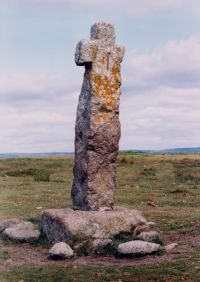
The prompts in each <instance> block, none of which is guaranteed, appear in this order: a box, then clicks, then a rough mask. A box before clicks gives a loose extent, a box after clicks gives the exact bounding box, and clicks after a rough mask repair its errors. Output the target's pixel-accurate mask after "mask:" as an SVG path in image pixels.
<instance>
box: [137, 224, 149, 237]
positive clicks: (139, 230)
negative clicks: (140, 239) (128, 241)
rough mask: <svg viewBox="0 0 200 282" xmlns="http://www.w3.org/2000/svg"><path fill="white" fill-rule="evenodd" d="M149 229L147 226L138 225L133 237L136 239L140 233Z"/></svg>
mask: <svg viewBox="0 0 200 282" xmlns="http://www.w3.org/2000/svg"><path fill="white" fill-rule="evenodd" d="M149 231H150V228H149V225H146V224H143V225H138V226H137V227H136V228H135V230H134V233H133V234H134V236H135V237H137V236H138V235H139V234H140V233H142V232H149Z"/></svg>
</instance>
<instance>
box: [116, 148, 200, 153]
mask: <svg viewBox="0 0 200 282" xmlns="http://www.w3.org/2000/svg"><path fill="white" fill-rule="evenodd" d="M121 153H125V154H134V153H135V154H181V153H182V154H187V153H188V154H189V153H200V147H195V148H173V149H165V150H126V151H121Z"/></svg>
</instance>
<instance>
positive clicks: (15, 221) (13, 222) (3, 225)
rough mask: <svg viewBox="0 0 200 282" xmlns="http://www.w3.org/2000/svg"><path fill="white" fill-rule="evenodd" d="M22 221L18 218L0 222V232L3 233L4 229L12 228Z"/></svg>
mask: <svg viewBox="0 0 200 282" xmlns="http://www.w3.org/2000/svg"><path fill="white" fill-rule="evenodd" d="M21 222H22V220H20V219H19V218H10V219H5V220H3V221H1V222H0V232H3V231H4V230H5V229H6V228H9V227H12V226H14V225H16V224H19V223H21Z"/></svg>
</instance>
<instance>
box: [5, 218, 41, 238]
mask: <svg viewBox="0 0 200 282" xmlns="http://www.w3.org/2000/svg"><path fill="white" fill-rule="evenodd" d="M3 236H4V237H5V238H7V239H10V240H17V241H20V242H31V241H35V240H37V239H38V238H39V236H40V232H39V231H38V230H35V229H34V225H33V224H32V223H31V222H22V223H19V224H16V225H14V226H12V227H9V228H7V229H5V230H4V232H3Z"/></svg>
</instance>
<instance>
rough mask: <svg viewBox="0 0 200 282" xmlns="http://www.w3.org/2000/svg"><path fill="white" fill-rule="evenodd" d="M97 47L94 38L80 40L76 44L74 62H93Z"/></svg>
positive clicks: (80, 63)
mask: <svg viewBox="0 0 200 282" xmlns="http://www.w3.org/2000/svg"><path fill="white" fill-rule="evenodd" d="M97 51H98V47H97V44H96V41H95V40H92V41H91V40H81V41H79V43H78V44H77V46H76V52H75V62H76V64H77V65H78V66H84V65H86V64H88V63H93V62H94V61H95V59H96V55H97Z"/></svg>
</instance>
